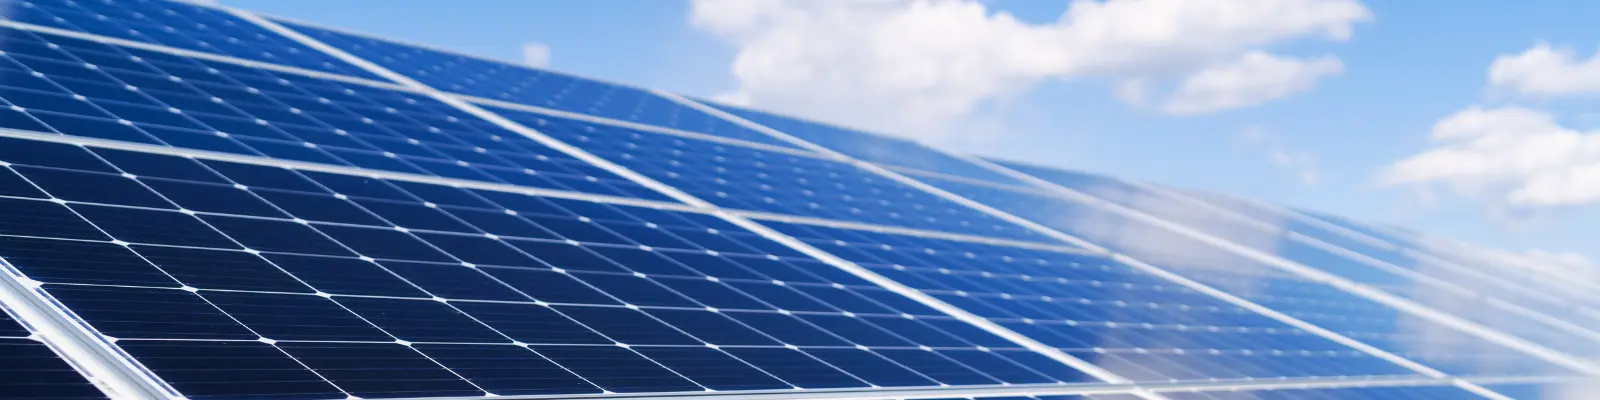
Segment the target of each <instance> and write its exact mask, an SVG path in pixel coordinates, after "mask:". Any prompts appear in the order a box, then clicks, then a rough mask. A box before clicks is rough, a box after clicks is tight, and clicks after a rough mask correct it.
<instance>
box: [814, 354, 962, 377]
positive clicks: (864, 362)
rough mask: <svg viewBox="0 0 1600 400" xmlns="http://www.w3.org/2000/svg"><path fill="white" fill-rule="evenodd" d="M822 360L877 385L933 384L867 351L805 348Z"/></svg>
mask: <svg viewBox="0 0 1600 400" xmlns="http://www.w3.org/2000/svg"><path fill="white" fill-rule="evenodd" d="M806 353H808V354H811V355H812V356H814V357H817V358H818V359H821V360H822V361H824V362H827V363H829V364H833V365H834V366H836V367H839V368H843V369H844V370H845V372H849V373H850V374H851V375H855V376H856V377H857V378H861V379H862V380H865V381H867V382H868V383H871V384H874V385H878V386H925V385H935V384H937V383H935V382H934V381H932V380H930V379H928V378H927V377H925V376H923V375H921V374H918V373H916V372H912V371H911V370H909V369H906V368H905V367H902V366H900V365H897V364H895V363H893V362H890V361H889V360H886V359H884V358H883V357H879V356H878V355H877V354H873V353H872V352H869V351H864V350H855V349H848V350H845V349H807V350H806Z"/></svg>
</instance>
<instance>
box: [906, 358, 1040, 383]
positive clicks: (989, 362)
mask: <svg viewBox="0 0 1600 400" xmlns="http://www.w3.org/2000/svg"><path fill="white" fill-rule="evenodd" d="M939 355H942V356H945V357H948V358H950V359H951V360H954V361H955V362H957V363H960V364H962V365H966V366H968V367H971V368H973V369H975V370H977V371H979V372H982V373H983V374H984V375H988V376H990V377H993V378H995V379H998V380H1000V381H1001V382H1005V383H1013V384H1023V383H1051V382H1056V380H1055V379H1053V378H1050V377H1047V376H1044V375H1042V374H1040V373H1039V372H1036V371H1033V370H1031V369H1028V368H1026V367H1023V366H1021V365H1019V364H1017V363H1015V362H1012V361H1010V360H1007V359H1005V358H1002V357H1000V356H998V355H995V354H994V353H993V352H988V351H978V350H941V351H939ZM891 357H892V356H891Z"/></svg>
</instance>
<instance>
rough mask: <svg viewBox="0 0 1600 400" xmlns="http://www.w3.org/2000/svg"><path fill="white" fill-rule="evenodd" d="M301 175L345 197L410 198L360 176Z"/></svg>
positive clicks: (392, 187) (408, 199)
mask: <svg viewBox="0 0 1600 400" xmlns="http://www.w3.org/2000/svg"><path fill="white" fill-rule="evenodd" d="M301 174H304V175H305V176H307V177H309V178H311V180H314V181H317V183H320V184H322V185H323V186H326V187H328V189H329V190H332V191H333V192H334V193H338V194H343V195H346V196H355V197H366V198H373V199H387V200H396V201H410V200H411V197H410V196H407V195H406V194H405V193H404V192H401V191H399V190H398V189H395V187H394V186H392V185H389V183H388V182H385V181H382V180H378V179H372V178H367V177H361V176H352V175H341V174H329V173H323V172H314V171H301Z"/></svg>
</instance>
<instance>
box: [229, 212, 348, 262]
mask: <svg viewBox="0 0 1600 400" xmlns="http://www.w3.org/2000/svg"><path fill="white" fill-rule="evenodd" d="M200 219H203V220H205V221H206V223H208V224H211V226H212V227H214V228H217V230H219V231H222V233H224V234H226V235H228V237H230V238H233V239H234V240H237V241H239V243H242V244H244V246H245V247H246V248H249V249H252V250H259V251H274V252H283V253H298V254H320V255H330V256H347V257H354V256H355V254H353V253H351V252H350V251H349V250H345V248H344V247H342V246H340V245H339V243H336V242H334V241H332V240H329V239H328V238H326V237H323V236H322V235H319V234H317V232H316V231H314V230H312V229H311V227H308V226H306V225H302V224H297V223H293V222H287V221H275V220H266V219H254V218H234V217H221V216H211V215H206V216H201V217H200Z"/></svg>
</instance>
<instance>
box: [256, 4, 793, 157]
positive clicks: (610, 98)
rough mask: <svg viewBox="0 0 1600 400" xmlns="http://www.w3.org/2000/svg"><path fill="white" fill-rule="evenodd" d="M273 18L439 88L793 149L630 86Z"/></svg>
mask: <svg viewBox="0 0 1600 400" xmlns="http://www.w3.org/2000/svg"><path fill="white" fill-rule="evenodd" d="M278 22H279V23H281V24H283V25H285V26H288V27H290V28H293V29H295V30H296V31H299V32H301V33H304V34H306V35H307V36H311V37H312V38H315V39H317V40H320V41H322V42H324V43H327V44H329V45H333V46H334V47H338V48H339V49H340V50H344V51H345V52H348V53H350V54H353V55H355V56H357V57H361V58H363V59H366V60H368V61H372V62H374V63H377V64H378V65H381V66H383V67H384V68H388V69H389V70H392V71H395V72H398V73H400V74H404V75H405V76H407V77H409V78H412V79H416V80H417V81H419V82H422V83H423V84H426V85H428V86H432V87H433V88H435V89H439V90H442V91H445V92H452V93H459V94H463V95H468V96H475V97H481V98H485V99H492V100H500V101H508V102H513V103H519V104H524V105H529V106H534V107H541V108H547V109H555V110H560V111H567V112H574V113H579V114H588V115H593V116H598V117H605V118H610V119H615V120H621V121H628V122H637V123H641V124H649V125H655V126H661V127H667V128H673V129H681V130H685V131H690V132H696V133H703V134H707V135H714V136H721V137H725V138H730V139H739V140H744V141H750V142H757V143H762V144H769V145H775V146H785V147H793V146H792V145H790V144H788V143H786V142H783V141H780V140H777V139H775V138H773V137H771V136H767V135H765V134H762V133H760V132H756V131H753V130H750V129H748V128H744V127H741V126H739V125H736V124H734V123H732V122H728V121H727V120H724V119H722V118H718V117H715V116H712V115H710V114H706V113H704V112H701V111H698V110H695V109H692V108H689V107H685V106H683V105H680V104H677V103H674V102H672V101H671V100H668V99H666V98H662V97H660V96H657V95H655V94H652V93H650V92H649V91H648V90H644V89H640V88H636V87H631V86H624V85H619V84H614V83H609V82H602V81H598V80H594V79H588V78H583V77H578V76H573V75H568V74H564V73H560V72H554V71H548V70H543V69H537V68H531V67H527V66H521V65H515V64H510V63H505V62H500V61H490V60H487V59H483V58H478V57H472V56H465V55H460V54H455V53H450V52H445V51H439V50H433V49H427V48H422V47H418V46H412V45H407V44H401V43H396V42H391V41H387V40H381V39H375V38H371V37H367V36H362V35H355V34H350V33H344V32H339V31H334V30H329V29H323V28H318V27H313V26H308V25H305V24H300V23H294V22H287V21H278Z"/></svg>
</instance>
